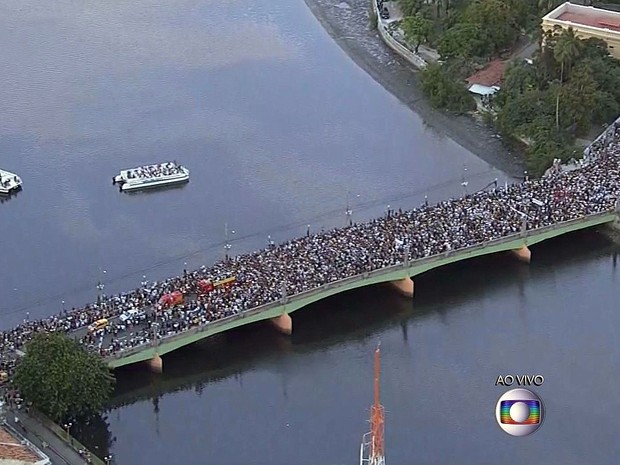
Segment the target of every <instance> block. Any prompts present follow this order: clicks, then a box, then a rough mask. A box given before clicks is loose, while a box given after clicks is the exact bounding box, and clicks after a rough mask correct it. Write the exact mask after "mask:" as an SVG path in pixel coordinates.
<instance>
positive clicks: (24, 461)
mask: <svg viewBox="0 0 620 465" xmlns="http://www.w3.org/2000/svg"><path fill="white" fill-rule="evenodd" d="M39 454H40V455H39ZM45 463H49V459H48V458H47V456H46V455H45V454H43V453H41V452H40V451H35V450H34V447H32V448H31V447H29V445H28V443H27V442H25V441H24V442H22V439H20V438H19V437H18V436H17V435H16V434H15V433H13V432H11V431H10V430H9V429H8V428H6V427H4V426H0V465H32V464H45Z"/></svg>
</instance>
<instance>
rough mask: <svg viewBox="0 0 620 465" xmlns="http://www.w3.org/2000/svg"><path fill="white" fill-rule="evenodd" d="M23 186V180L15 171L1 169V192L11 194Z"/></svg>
mask: <svg viewBox="0 0 620 465" xmlns="http://www.w3.org/2000/svg"><path fill="white" fill-rule="evenodd" d="M21 187H22V180H21V178H20V177H19V176H17V175H16V174H15V173H11V172H9V171H4V170H0V194H1V195H9V194H11V193H13V192H17V191H18V190H20V189H21Z"/></svg>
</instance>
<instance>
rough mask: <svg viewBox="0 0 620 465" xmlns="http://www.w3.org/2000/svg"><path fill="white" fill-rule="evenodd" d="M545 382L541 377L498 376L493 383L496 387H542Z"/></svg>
mask: <svg viewBox="0 0 620 465" xmlns="http://www.w3.org/2000/svg"><path fill="white" fill-rule="evenodd" d="M544 382H545V377H544V376H543V375H534V376H532V375H505V376H502V375H499V376H498V377H497V380H496V381H495V385H496V386H512V385H513V384H516V385H517V386H532V385H534V386H542V384H543V383H544Z"/></svg>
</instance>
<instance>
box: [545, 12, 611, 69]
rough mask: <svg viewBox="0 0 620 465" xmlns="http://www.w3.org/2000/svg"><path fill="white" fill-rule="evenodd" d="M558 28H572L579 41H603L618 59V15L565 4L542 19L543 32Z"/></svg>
mask: <svg viewBox="0 0 620 465" xmlns="http://www.w3.org/2000/svg"><path fill="white" fill-rule="evenodd" d="M558 26H559V27H561V28H563V29H568V28H569V27H571V28H573V30H574V31H575V35H577V37H579V38H580V39H589V38H597V39H602V40H604V41H605V42H607V45H608V46H609V53H610V54H611V55H612V56H613V57H614V58H617V59H620V13H617V12H615V11H609V10H602V9H600V8H594V7H593V6H582V5H575V4H574V3H570V2H566V3H563V4H562V5H560V6H558V7H557V8H556V9H555V10H552V11H551V12H549V13H548V14H547V15H545V16H544V17H543V19H542V28H543V31H545V32H547V31H553V30H555V29H556V28H557V27H558Z"/></svg>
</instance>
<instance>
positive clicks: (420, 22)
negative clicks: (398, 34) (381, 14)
mask: <svg viewBox="0 0 620 465" xmlns="http://www.w3.org/2000/svg"><path fill="white" fill-rule="evenodd" d="M401 27H402V29H403V32H404V33H405V39H406V40H407V42H408V43H409V44H412V45H413V46H414V49H415V52H416V53H418V49H419V48H420V44H421V43H422V42H426V41H428V35H429V34H430V33H431V27H432V23H431V22H430V21H429V20H428V19H426V18H425V17H424V16H422V15H421V14H420V13H416V15H415V16H407V17H406V18H405V19H403V21H402V23H401Z"/></svg>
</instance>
